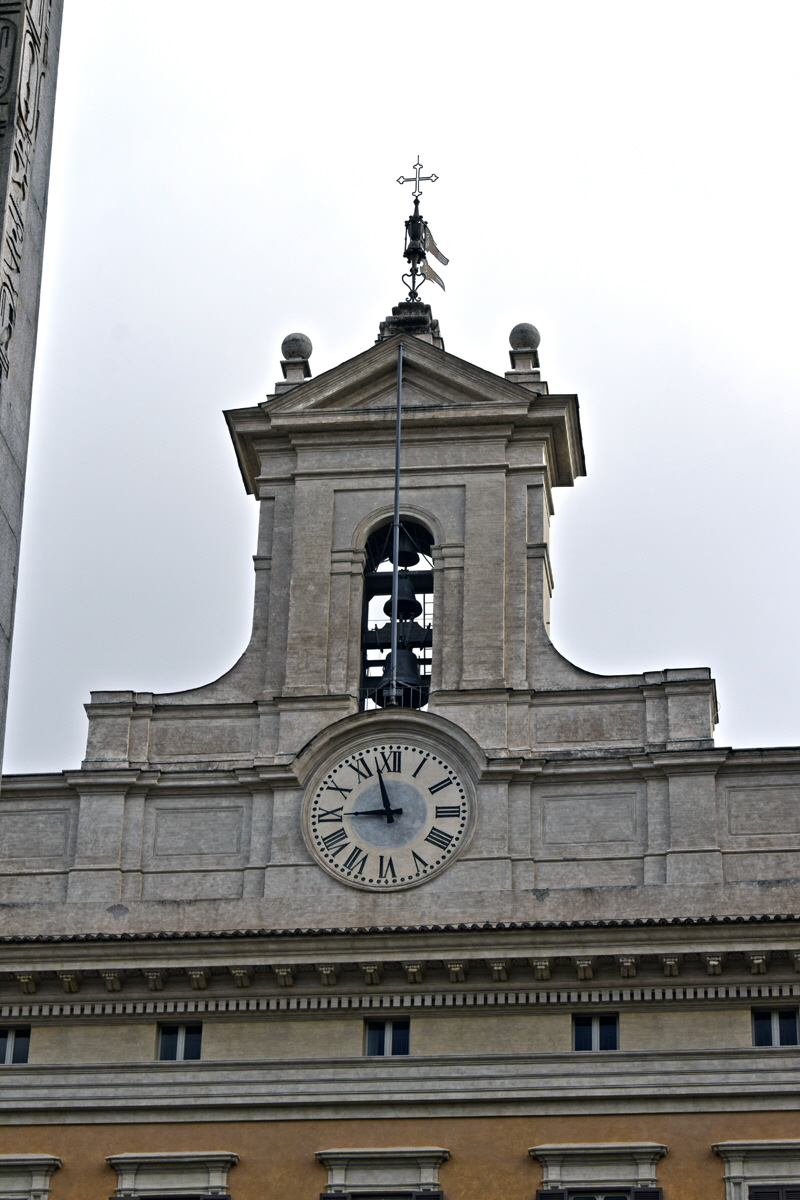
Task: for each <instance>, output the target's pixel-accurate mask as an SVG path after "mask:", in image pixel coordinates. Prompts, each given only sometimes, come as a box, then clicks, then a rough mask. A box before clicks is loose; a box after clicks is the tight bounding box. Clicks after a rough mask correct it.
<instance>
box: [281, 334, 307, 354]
mask: <svg viewBox="0 0 800 1200" xmlns="http://www.w3.org/2000/svg"><path fill="white" fill-rule="evenodd" d="M313 349H314V347H313V346H312V345H311V338H310V337H306V335H305V334H304V333H289V334H287V336H286V337H285V338H284V339H283V341H282V342H281V354H282V355H283V357H284V358H310V357H311V351H312V350H313Z"/></svg>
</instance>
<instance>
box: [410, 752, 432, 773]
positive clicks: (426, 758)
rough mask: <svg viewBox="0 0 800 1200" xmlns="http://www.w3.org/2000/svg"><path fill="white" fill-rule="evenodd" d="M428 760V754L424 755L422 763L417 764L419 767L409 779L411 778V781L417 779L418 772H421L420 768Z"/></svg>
mask: <svg viewBox="0 0 800 1200" xmlns="http://www.w3.org/2000/svg"><path fill="white" fill-rule="evenodd" d="M429 758H430V754H426V755H425V757H424V758H423V760H422V762H421V763H420V764H419V766H418V767H417V769H416V771H415V772H414V774H413V775H412V776H411V778H412V779H416V778H417V776H418V775H419V773H420V771H421V770H422V768H423V767H424V766H425V763H426V762H427V761H428V759H429Z"/></svg>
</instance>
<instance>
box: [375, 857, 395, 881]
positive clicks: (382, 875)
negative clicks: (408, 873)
mask: <svg viewBox="0 0 800 1200" xmlns="http://www.w3.org/2000/svg"><path fill="white" fill-rule="evenodd" d="M380 860H381V861H380V864H379V866H378V878H379V879H386V878H387V876H389V875H391V876H392V878H393V879H395V878H396V877H397V872H396V871H395V869H394V863H393V862H392V860H391V858H389V859H387V860H386V870H384V868H383V862H384V856H383V855H382V854H381V856H380Z"/></svg>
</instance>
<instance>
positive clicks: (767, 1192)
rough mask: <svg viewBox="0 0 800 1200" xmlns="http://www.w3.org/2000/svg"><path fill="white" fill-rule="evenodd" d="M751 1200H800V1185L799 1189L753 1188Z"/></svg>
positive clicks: (751, 1189) (750, 1194)
mask: <svg viewBox="0 0 800 1200" xmlns="http://www.w3.org/2000/svg"><path fill="white" fill-rule="evenodd" d="M748 1197H749V1200H800V1184H799V1185H798V1186H797V1187H751V1188H750V1190H749V1192H748Z"/></svg>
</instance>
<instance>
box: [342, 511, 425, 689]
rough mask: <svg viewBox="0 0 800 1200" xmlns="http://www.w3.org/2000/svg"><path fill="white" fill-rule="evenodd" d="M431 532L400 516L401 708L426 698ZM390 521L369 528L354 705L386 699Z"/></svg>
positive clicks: (398, 593) (387, 686)
mask: <svg viewBox="0 0 800 1200" xmlns="http://www.w3.org/2000/svg"><path fill="white" fill-rule="evenodd" d="M432 545H433V535H432V534H431V533H430V531H429V530H427V529H426V528H425V526H424V525H420V524H419V522H418V521H410V520H406V519H404V518H402V517H401V519H400V553H399V559H398V568H399V574H398V590H397V684H398V688H399V697H397V698H396V699H395V701H394V703H395V704H397V703H398V701H399V705H400V707H401V708H424V707H425V706H426V705H427V703H428V693H429V691H430V677H431V645H432V641H433V559H432V557H431V546H432ZM393 565H394V564H393V562H392V522H391V521H387V522H386V523H385V524H384V525H381V526H380V527H379V528H378V529H376V530H375V531H374V532H373V533H371V534H370V536H369V538H368V539H367V544H366V562H365V564H364V606H363V615H362V619H361V685H360V692H359V696H360V708H361V710H362V711H363V710H365V709H374V708H385V707H387V706H388V705H389V704H390V703H391V698H390V696H389V683H390V678H391V673H392V663H391V645H392V570H393Z"/></svg>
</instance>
